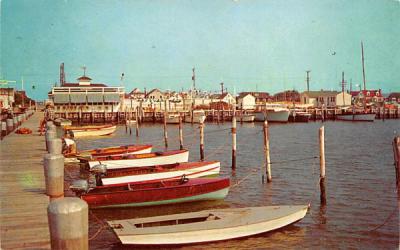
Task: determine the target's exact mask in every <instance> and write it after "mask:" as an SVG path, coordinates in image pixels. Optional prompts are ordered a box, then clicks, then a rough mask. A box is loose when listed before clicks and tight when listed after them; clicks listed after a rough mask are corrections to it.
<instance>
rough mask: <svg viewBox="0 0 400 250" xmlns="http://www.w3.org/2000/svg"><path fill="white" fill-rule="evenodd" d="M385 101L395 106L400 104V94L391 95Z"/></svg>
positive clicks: (393, 93)
mask: <svg viewBox="0 0 400 250" xmlns="http://www.w3.org/2000/svg"><path fill="white" fill-rule="evenodd" d="M385 101H387V102H390V103H393V104H400V92H392V93H390V94H389V96H388V97H387V98H386V100H385Z"/></svg>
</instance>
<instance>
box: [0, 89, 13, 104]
mask: <svg viewBox="0 0 400 250" xmlns="http://www.w3.org/2000/svg"><path fill="white" fill-rule="evenodd" d="M14 101H15V99H14V89H13V88H0V108H5V109H8V108H11V107H12V106H13V104H14Z"/></svg>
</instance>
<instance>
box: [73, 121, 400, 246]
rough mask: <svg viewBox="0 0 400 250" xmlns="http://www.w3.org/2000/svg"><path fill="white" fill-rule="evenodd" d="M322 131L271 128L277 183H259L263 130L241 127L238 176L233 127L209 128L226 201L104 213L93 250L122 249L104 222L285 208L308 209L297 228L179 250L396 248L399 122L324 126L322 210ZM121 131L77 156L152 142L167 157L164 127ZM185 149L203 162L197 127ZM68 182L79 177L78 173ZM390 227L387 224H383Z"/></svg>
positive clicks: (171, 129)
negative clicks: (227, 182) (226, 180)
mask: <svg viewBox="0 0 400 250" xmlns="http://www.w3.org/2000/svg"><path fill="white" fill-rule="evenodd" d="M321 125H322V124H321V123H319V122H316V123H314V122H310V123H308V124H300V123H296V124H293V123H291V124H276V125H275V124H272V125H271V126H270V146H271V161H272V162H273V164H272V165H271V167H272V178H273V181H272V183H269V184H263V183H262V177H261V176H262V173H263V171H262V165H263V137H262V136H263V135H262V124H261V123H254V124H243V125H240V124H238V130H237V141H238V142H237V145H238V146H237V170H236V173H234V174H233V173H232V171H231V167H230V166H231V165H230V159H231V135H230V131H229V128H230V123H229V122H228V123H225V124H220V125H218V124H211V123H207V124H206V127H205V154H206V160H219V161H221V166H222V170H221V171H222V173H221V175H222V176H229V177H231V183H232V184H235V183H237V182H240V183H239V184H238V185H236V186H234V187H233V188H232V189H231V190H230V193H229V195H228V197H227V198H226V199H225V201H221V202H198V203H187V204H178V205H167V206H162V207H146V208H129V209H101V210H100V209H99V210H92V211H91V212H90V214H89V217H90V228H89V237H93V236H94V235H95V234H96V233H97V234H96V235H97V236H95V238H94V239H92V240H91V241H90V248H91V249H121V248H123V246H122V245H121V244H120V243H119V241H118V239H117V238H116V237H115V236H114V234H113V233H112V231H111V229H109V228H108V227H104V228H103V229H100V228H101V226H102V224H104V223H105V221H106V220H111V219H128V218H134V217H142V216H154V215H164V214H171V213H181V212H189V211H198V210H202V209H209V208H217V207H218V208H224V207H244V206H262V205H280V204H308V203H311V209H310V211H309V213H308V214H307V215H306V217H305V218H304V219H303V220H301V221H300V222H298V223H296V224H294V225H291V226H288V227H286V228H284V229H281V230H278V231H275V232H271V233H266V234H262V235H258V236H255V237H250V238H246V239H239V240H231V241H225V242H219V243H210V244H202V245H193V246H184V247H181V248H182V249H210V248H217V249H226V248H231V249H278V248H289V249H298V248H330V249H331V248H335V249H336V248H340V249H343V248H346V249H347V248H351V249H398V247H399V209H398V208H399V203H398V198H397V193H396V185H395V172H394V166H393V151H392V146H391V142H392V140H393V138H394V136H395V134H396V133H397V134H400V122H399V120H386V121H384V122H382V121H375V122H373V123H346V122H334V121H333V122H325V123H323V125H324V126H325V140H326V142H325V147H326V175H327V177H326V178H327V179H326V185H327V206H326V207H321V206H320V204H319V186H318V178H319V159H317V158H313V157H316V156H318V155H319V151H318V128H319V127H320V126H321ZM134 134H135V131H134V129H132V135H129V131H128V134H126V133H125V127H124V126H121V127H119V128H118V130H117V132H116V133H115V134H114V135H112V136H109V137H103V138H95V139H90V140H79V141H78V148H79V149H88V148H94V147H103V146H111V145H120V144H129V143H152V144H153V145H154V148H155V149H156V150H164V146H163V130H162V125H161V124H154V125H153V124H145V125H143V126H141V130H140V137H139V138H136V136H135V135H134ZM184 135H185V138H184V144H185V147H187V148H188V149H190V160H192V161H197V160H199V140H198V139H199V136H198V135H199V134H198V126H197V125H193V126H192V125H190V124H187V125H185V127H184ZM168 136H169V149H177V148H179V141H178V139H177V138H178V137H177V136H178V126H176V125H169V126H168ZM67 175H68V176H69V178H75V177H77V176H79V172H78V168H77V167H76V166H69V167H68V168H67ZM385 222H386V223H385Z"/></svg>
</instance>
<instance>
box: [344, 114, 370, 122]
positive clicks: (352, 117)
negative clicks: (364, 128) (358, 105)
mask: <svg viewBox="0 0 400 250" xmlns="http://www.w3.org/2000/svg"><path fill="white" fill-rule="evenodd" d="M375 116H376V115H375V114H368V113H355V114H342V115H337V116H336V119H337V120H342V121H354V122H373V121H374V120H375Z"/></svg>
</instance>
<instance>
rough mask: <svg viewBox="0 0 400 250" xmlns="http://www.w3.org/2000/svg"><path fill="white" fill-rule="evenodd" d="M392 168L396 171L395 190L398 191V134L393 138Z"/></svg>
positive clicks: (399, 183)
mask: <svg viewBox="0 0 400 250" xmlns="http://www.w3.org/2000/svg"><path fill="white" fill-rule="evenodd" d="M393 156H394V169H395V172H396V184H397V192H400V136H396V137H395V138H394V140H393Z"/></svg>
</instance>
